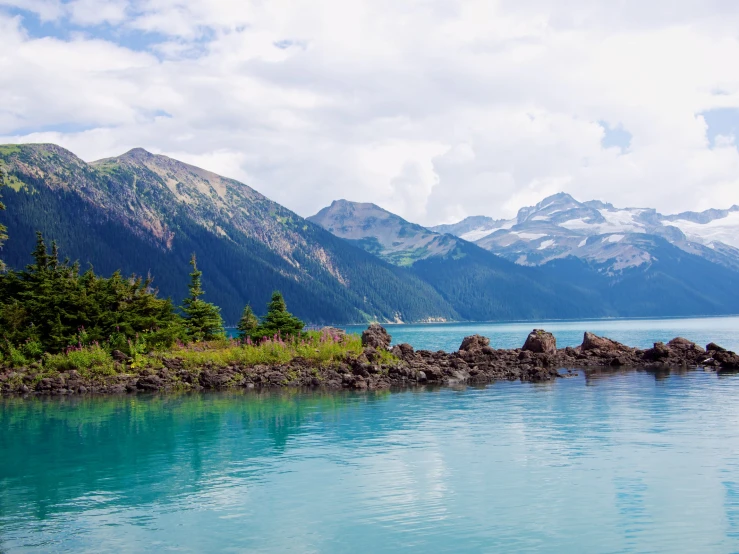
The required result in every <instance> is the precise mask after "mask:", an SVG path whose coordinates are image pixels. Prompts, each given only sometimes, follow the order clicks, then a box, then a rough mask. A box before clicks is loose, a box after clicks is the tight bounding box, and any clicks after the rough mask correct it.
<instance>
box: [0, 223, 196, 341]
mask: <svg viewBox="0 0 739 554" xmlns="http://www.w3.org/2000/svg"><path fill="white" fill-rule="evenodd" d="M33 256H34V263H33V264H31V265H29V266H27V267H26V269H25V270H23V271H9V272H7V273H4V274H0V349H2V348H5V347H7V345H8V344H12V345H21V344H24V343H25V342H26V341H35V342H38V343H39V344H40V345H41V346H42V348H43V349H44V350H45V351H47V352H52V353H53V352H58V351H60V350H63V349H64V348H66V347H67V346H71V345H76V344H78V343H79V342H83V343H84V344H89V343H91V342H92V341H98V342H100V343H106V342H109V343H110V346H111V347H112V348H118V349H124V350H125V348H126V346H127V339H131V338H134V337H135V336H136V335H139V336H140V338H142V339H143V340H144V341H145V342H146V345H147V346H148V347H149V348H156V347H168V346H171V345H172V344H173V343H174V341H175V339H177V338H184V335H183V333H182V320H181V318H180V316H179V315H177V313H176V312H175V310H174V306H173V305H172V302H171V301H170V300H169V299H161V298H158V297H157V295H156V291H154V290H153V289H151V279H146V280H144V279H142V278H140V277H129V278H124V277H122V276H121V274H120V273H119V272H116V273H114V274H113V275H112V276H111V277H110V278H104V277H99V276H97V275H95V273H94V271H93V270H92V268H90V269H88V270H87V271H86V272H85V273H83V274H82V275H80V268H79V264H77V263H74V264H70V263H69V260H68V259H65V260H64V261H61V262H60V261H59V253H58V249H57V248H56V244H54V243H52V250H51V254H49V253H48V252H47V250H46V245H45V243H44V239H43V236H42V235H41V234H38V235H37V237H36V248H35V250H34V253H33ZM114 342H115V344H113V343H114Z"/></svg>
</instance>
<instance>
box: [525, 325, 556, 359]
mask: <svg viewBox="0 0 739 554" xmlns="http://www.w3.org/2000/svg"><path fill="white" fill-rule="evenodd" d="M523 350H525V351H526V352H535V353H537V354H556V353H557V339H555V338H554V335H553V334H551V333H548V332H547V331H544V330H543V329H534V330H533V331H531V333H530V334H529V336H528V337H527V338H526V342H525V343H524V345H523Z"/></svg>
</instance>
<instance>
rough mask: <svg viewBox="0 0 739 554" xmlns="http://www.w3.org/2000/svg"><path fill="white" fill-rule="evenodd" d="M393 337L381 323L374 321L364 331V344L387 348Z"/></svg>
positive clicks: (376, 347) (365, 345)
mask: <svg viewBox="0 0 739 554" xmlns="http://www.w3.org/2000/svg"><path fill="white" fill-rule="evenodd" d="M391 342H392V337H391V336H390V334H389V333H388V332H387V331H386V330H385V328H384V327H383V326H382V325H380V324H379V323H373V324H372V325H370V326H369V327H367V329H365V330H364V331H363V332H362V346H364V347H368V346H369V347H372V348H375V349H382V350H387V349H388V348H390V343H391Z"/></svg>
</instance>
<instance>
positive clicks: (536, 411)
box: [0, 318, 739, 553]
mask: <svg viewBox="0 0 739 554" xmlns="http://www.w3.org/2000/svg"><path fill="white" fill-rule="evenodd" d="M663 321H665V320H663ZM696 321H703V323H700V324H699V323H696ZM732 321H733V322H734V323H733V324H734V325H736V323H737V320H736V319H735V318H720V319H711V320H667V321H666V322H665V323H656V322H652V323H650V324H648V325H647V326H648V327H649V330H645V331H643V334H640V333H639V332H637V331H635V330H633V329H632V330H629V329H626V328H624V329H622V332H623V333H624V335H621V336H619V335H616V334H615V332H613V331H615V330H617V329H616V327H618V326H619V325H622V323H621V322H618V321H617V322H587V323H582V324H575V323H556V322H555V323H554V324H553V325H540V324H537V325H536V326H537V327H539V326H543V327H544V328H547V329H550V330H552V331H553V332H554V333H555V335H557V337H558V339H559V340H560V341H561V342H562V341H567V340H569V339H567V338H566V337H569V336H570V335H569V333H573V335H572V337H575V334H574V333H580V329H581V328H587V329H589V330H594V331H596V332H599V329H603V328H608V329H610V330H611V331H609V332H603V334H607V335H609V336H611V337H613V338H616V339H618V340H624V342H628V343H630V344H637V345H648V343H649V341H654V340H663V339H665V338H668V337H664V336H662V335H660V334H659V333H660V332H663V331H664V332H667V333H668V336H669V334H673V333H672V332H673V331H674V330H676V329H677V327H672V325H673V324H675V325H682V327H680V329H682V330H685V331H692V332H693V333H694V334H693V335H691V334H690V333H687V332H679V333H677V334H681V335H686V336H688V338H694V339H695V340H698V339H700V338H701V337H704V336H707V335H704V334H701V333H709V334H710V333H714V335H712V336H710V337H709V339H711V340H717V342H718V341H719V340H718V339H721V336H716V334H718V333H719V332H721V333H724V334H723V335H722V336H724V339H723V342H724V344H726V345H727V346H732V343H731V342H730V341H731V340H734V341H735V342H736V331H737V327H734V330H733V331H732V330H731V322H732ZM517 325H518V324H516V327H515V328H509V329H506V326H504V325H480V326H464V325H449V326H444V325H440V326H419V327H420V328H421V329H420V330H419V329H417V328H416V327H413V326H408V327H407V328H404V327H392V328H391V329H390V332H391V333H392V334H393V335H394V336H396V337H399V338H401V340H402V341H406V340H408V339H407V338H402V337H411V338H412V337H414V336H415V337H416V339H415V342H412V341H409V342H411V343H412V344H414V346H416V347H432V346H431V345H442V346H439V347H443V345H445V344H452V346H451V347H447V348H445V349H455V348H456V346H458V343H459V342H460V340H461V338H460V337H461V336H464V335H465V334H471V333H474V332H479V333H481V334H486V335H488V336H490V337H491V338H493V339H494V341H493V342H494V343H496V344H497V345H504V346H505V345H507V344H506V343H505V342H504V341H505V340H511V341H514V340H515V342H516V345H517V346H520V344H518V343H522V342H523V339H524V338H525V335H526V333H527V332H528V330H530V328H533V326H534V325H532V324H530V323H529V324H525V325H524V326H523V327H520V328H519V327H517ZM614 325H615V326H616V327H614ZM706 325H713V326H714V329H713V330H711V329H707V328H706ZM582 326H584V327H582ZM598 326H601V327H598ZM440 328H441V329H448V330H449V333H448V334H449V336H448V337H447V338H446V339H445V338H444V333H443V331H441V330H439V329H440ZM721 329H723V331H721ZM424 330H425V331H424ZM429 331H430V332H429ZM425 332H429V335H424V333H425ZM732 333H733V334H732ZM507 336H508V337H510V338H509V339H505V337H507ZM629 336H630V337H634V339H633V340H630V341H629V340H626V339H625V338H624V337H629ZM732 337H734V338H733V339H732ZM458 338H459V339H460V340H457V339H458ZM669 338H671V337H669ZM572 340H574V338H573V339H572ZM706 340H708V339H706ZM421 341H426V342H421ZM445 341H446V342H445ZM577 342H579V340H578V341H577ZM701 342H705V340H701ZM433 348H434V349H435V348H436V346H433ZM578 373H579V374H578V376H577V377H574V378H571V379H560V380H558V381H556V382H553V383H545V384H529V383H509V382H504V383H493V384H491V385H488V386H481V387H455V388H435V389H432V388H419V389H413V390H404V391H395V392H378V393H323V392H304V391H303V392H301V391H294V390H291V391H277V392H261V393H260V392H224V393H206V394H187V395H151V396H144V395H139V396H117V397H101V398H90V397H84V398H72V397H67V398H53V399H52V398H47V399H25V400H24V399H19V398H9V399H0V455H1V456H2V462H1V463H0V552H3V553H10V552H141V551H156V552H160V551H161V552H167V551H170V552H275V553H276V552H329V553H331V552H348V551H354V552H401V551H403V552H405V551H411V552H510V551H517V552H567V553H570V552H583V553H594V552H604V553H605V552H726V553H729V552H737V551H739V402H737V399H738V398H739V376H735V375H730V374H720V375H717V374H716V373H710V372H704V371H684V370H673V371H659V372H655V371H620V370H610V369H609V370H597V371H592V372H582V371H580V372H578Z"/></svg>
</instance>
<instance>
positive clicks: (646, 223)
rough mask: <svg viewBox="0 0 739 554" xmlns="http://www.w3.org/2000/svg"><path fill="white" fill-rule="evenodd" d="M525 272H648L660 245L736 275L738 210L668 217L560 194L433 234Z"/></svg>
mask: <svg viewBox="0 0 739 554" xmlns="http://www.w3.org/2000/svg"><path fill="white" fill-rule="evenodd" d="M432 229H433V230H435V231H441V232H446V233H451V234H454V235H457V236H459V237H460V238H463V239H465V240H469V241H472V242H476V243H477V244H478V245H480V246H482V247H483V248H486V249H487V250H490V251H492V252H494V253H496V254H500V255H502V256H505V257H506V258H508V259H510V260H513V261H515V262H516V263H518V264H521V265H541V264H544V263H547V262H549V261H551V260H554V259H557V258H564V257H567V256H574V257H577V258H581V259H584V260H588V261H591V262H594V263H596V264H598V265H599V266H601V267H602V269H603V270H605V271H608V272H618V271H621V270H624V269H627V268H631V267H638V266H641V265H643V264H649V263H650V262H651V261H653V259H654V255H655V254H654V252H655V250H656V248H657V245H658V242H659V240H665V241H667V242H669V243H671V244H673V245H674V246H677V247H678V248H680V249H681V250H684V251H685V252H689V253H691V254H696V255H698V256H701V257H703V258H705V259H707V260H709V261H711V262H713V263H718V264H721V265H724V266H726V267H729V268H732V269H739V206H733V207H732V208H730V209H728V210H707V211H705V212H700V213H697V212H685V213H681V214H677V215H669V216H665V215H662V214H660V213H658V212H657V211H656V210H654V209H649V208H615V207H614V206H613V205H611V204H606V203H604V202H600V201H597V200H595V201H590V202H578V201H577V200H575V199H574V198H572V196H570V195H569V194H566V193H559V194H555V195H553V196H550V197H548V198H545V199H544V200H542V201H541V202H539V203H538V204H537V205H536V206H530V207H526V208H522V209H521V210H519V212H518V215H517V217H516V218H515V219H510V220H493V219H491V218H488V217H484V216H476V217H470V218H467V219H465V220H463V221H461V222H459V223H456V224H453V225H441V226H438V227H434V228H432Z"/></svg>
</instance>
